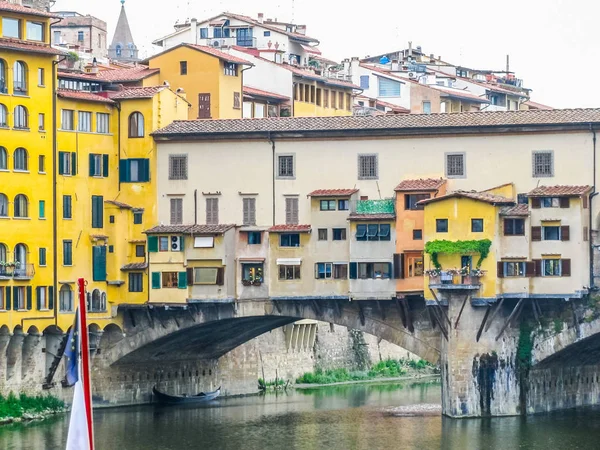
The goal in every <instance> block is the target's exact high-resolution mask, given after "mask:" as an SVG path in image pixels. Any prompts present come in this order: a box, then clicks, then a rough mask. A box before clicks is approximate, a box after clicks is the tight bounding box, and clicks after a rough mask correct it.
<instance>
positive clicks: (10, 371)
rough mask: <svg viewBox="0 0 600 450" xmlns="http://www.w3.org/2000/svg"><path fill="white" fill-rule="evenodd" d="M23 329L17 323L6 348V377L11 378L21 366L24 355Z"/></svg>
mask: <svg viewBox="0 0 600 450" xmlns="http://www.w3.org/2000/svg"><path fill="white" fill-rule="evenodd" d="M24 338H25V335H24V334H23V329H22V328H21V326H20V325H17V326H16V327H15V329H14V331H13V335H12V336H11V338H10V341H9V343H8V347H7V349H6V379H7V380H10V379H11V378H12V377H13V376H15V374H16V372H17V371H18V370H19V368H20V364H19V363H20V359H21V355H22V351H23V350H22V346H23V339H24Z"/></svg>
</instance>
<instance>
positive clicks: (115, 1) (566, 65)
mask: <svg viewBox="0 0 600 450" xmlns="http://www.w3.org/2000/svg"><path fill="white" fill-rule="evenodd" d="M120 8H121V3H120V0H85V1H82V0H57V1H56V4H55V5H54V8H53V10H54V11H60V10H71V11H77V12H79V13H81V14H91V15H93V16H96V17H98V18H100V19H102V20H105V21H106V22H107V23H108V34H109V36H108V40H109V42H110V41H111V39H112V35H113V33H114V28H115V26H116V22H117V19H118V16H119V11H120ZM125 8H126V10H127V15H128V18H129V23H130V25H131V29H132V33H133V36H134V39H135V41H136V45H137V46H138V47H139V48H140V56H141V57H146V56H150V55H151V54H153V53H156V52H158V50H159V49H158V48H157V47H154V46H152V44H151V42H152V41H153V40H155V39H157V38H159V37H162V36H164V35H167V34H169V33H171V32H172V31H173V24H174V23H175V22H176V21H177V20H179V21H184V20H185V19H186V18H188V17H195V18H197V19H199V20H200V19H203V18H208V17H211V16H213V15H217V14H219V13H220V12H223V11H230V12H236V13H239V14H245V15H249V16H251V17H256V16H257V14H258V13H259V12H262V13H264V15H265V18H272V19H275V18H277V19H279V20H283V21H291V22H293V23H297V24H305V25H306V26H307V35H309V36H311V37H314V38H316V39H319V41H320V42H321V44H320V45H319V48H320V49H321V51H322V52H323V56H325V57H328V58H330V59H333V60H336V61H341V60H342V59H344V58H349V57H352V56H359V57H361V58H362V57H365V56H367V55H378V54H381V53H386V52H391V51H394V50H399V49H403V48H407V46H408V41H412V43H413V47H416V46H418V45H420V46H421V47H422V49H423V52H424V53H427V54H430V53H434V54H435V55H436V56H441V57H442V59H443V60H445V61H448V62H450V63H453V64H459V65H463V66H466V67H472V68H479V69H491V70H503V69H504V68H505V67H506V55H510V70H511V71H514V72H515V73H516V76H517V77H518V78H522V79H523V80H524V85H525V87H527V88H530V89H532V93H531V100H533V101H536V102H539V103H543V104H547V105H550V106H553V107H555V108H580V107H600V89H594V88H593V83H591V81H592V80H590V83H588V84H586V83H584V81H585V80H586V79H585V77H586V75H585V73H595V72H597V71H598V66H599V65H600V59H599V58H598V57H597V52H598V47H597V46H598V43H599V42H600V39H599V38H600V26H598V24H597V20H596V18H597V17H598V16H599V15H600V2H593V1H589V0H569V1H566V0H547V1H541V0H521V1H515V0H503V1H502V2H497V1H491V0H488V1H487V2H486V1H482V0H455V1H453V2H449V1H447V0H427V1H424V2H400V1H398V0H395V1H389V0H387V1H384V0H369V1H364V0H363V1H360V2H359V1H357V0H355V1H352V0H350V1H342V0H337V1H331V0H329V1H328V0H271V1H269V0H253V1H251V2H249V1H247V0H243V1H242V0H212V1H210V2H208V1H202V0H126V2H125ZM579 69H583V70H579ZM570 74H573V79H572V80H571V79H570V78H569V77H570V76H571V75H570Z"/></svg>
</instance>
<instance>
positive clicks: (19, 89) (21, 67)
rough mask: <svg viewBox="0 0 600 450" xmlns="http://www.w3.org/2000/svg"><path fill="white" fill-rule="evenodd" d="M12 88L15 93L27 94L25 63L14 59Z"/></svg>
mask: <svg viewBox="0 0 600 450" xmlns="http://www.w3.org/2000/svg"><path fill="white" fill-rule="evenodd" d="M13 89H14V93H15V94H27V65H26V64H25V63H24V62H23V61H15V65H14V67H13Z"/></svg>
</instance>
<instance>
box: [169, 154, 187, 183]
mask: <svg viewBox="0 0 600 450" xmlns="http://www.w3.org/2000/svg"><path fill="white" fill-rule="evenodd" d="M187 179H188V161H187V155H169V180H187Z"/></svg>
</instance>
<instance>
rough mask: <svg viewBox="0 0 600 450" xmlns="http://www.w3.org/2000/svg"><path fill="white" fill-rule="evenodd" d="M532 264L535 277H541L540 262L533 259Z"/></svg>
mask: <svg viewBox="0 0 600 450" xmlns="http://www.w3.org/2000/svg"><path fill="white" fill-rule="evenodd" d="M532 263H533V273H534V275H533V276H535V277H541V276H542V260H541V259H534V260H533V261H532Z"/></svg>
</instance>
